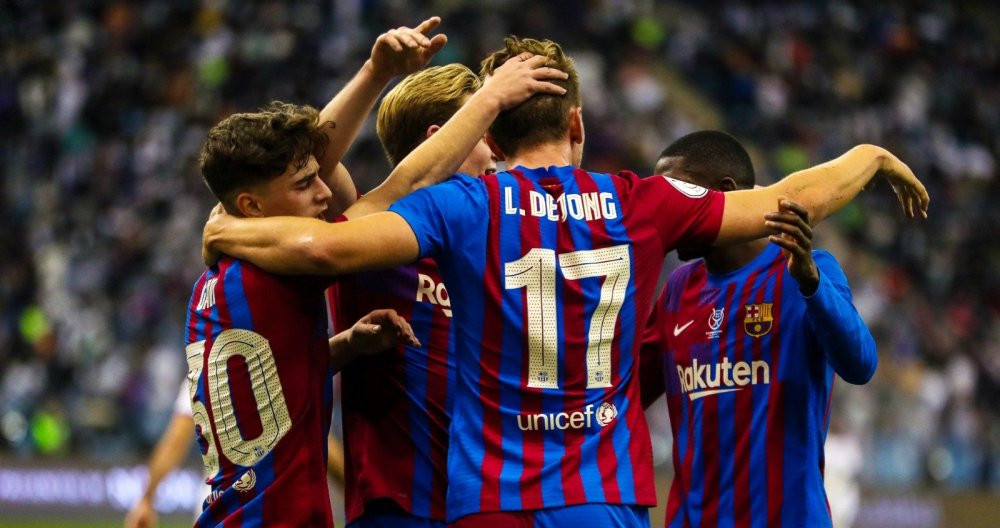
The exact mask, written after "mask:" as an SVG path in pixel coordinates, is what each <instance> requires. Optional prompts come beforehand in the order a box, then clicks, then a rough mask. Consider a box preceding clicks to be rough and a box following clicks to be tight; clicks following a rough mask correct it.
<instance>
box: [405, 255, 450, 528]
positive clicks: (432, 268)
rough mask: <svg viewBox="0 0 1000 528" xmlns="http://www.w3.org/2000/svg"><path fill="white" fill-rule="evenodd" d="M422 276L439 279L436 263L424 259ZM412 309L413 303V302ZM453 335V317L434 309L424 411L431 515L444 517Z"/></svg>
mask: <svg viewBox="0 0 1000 528" xmlns="http://www.w3.org/2000/svg"><path fill="white" fill-rule="evenodd" d="M419 269H420V270H421V273H424V274H425V275H428V276H430V277H436V278H438V279H440V273H439V272H438V269H437V265H436V264H435V263H434V261H433V260H430V259H424V260H422V261H421V262H420V264H419ZM410 304H411V306H412V303H410ZM450 333H451V318H450V317H448V316H447V315H445V314H444V310H443V309H442V308H441V307H435V308H434V315H433V317H432V318H431V333H430V337H429V338H428V342H427V343H424V346H425V347H426V349H427V401H425V402H424V408H425V409H427V412H428V413H429V414H428V416H427V420H429V421H430V422H431V423H429V424H428V430H429V431H431V438H430V456H431V465H432V471H433V473H432V475H433V479H434V481H433V482H432V483H431V516H432V517H433V518H435V519H444V518H445V495H446V493H445V492H446V491H447V489H448V437H447V432H448V427H449V425H450V421H449V419H448V415H447V414H446V413H445V407H446V403H447V399H448V336H449V334H450Z"/></svg>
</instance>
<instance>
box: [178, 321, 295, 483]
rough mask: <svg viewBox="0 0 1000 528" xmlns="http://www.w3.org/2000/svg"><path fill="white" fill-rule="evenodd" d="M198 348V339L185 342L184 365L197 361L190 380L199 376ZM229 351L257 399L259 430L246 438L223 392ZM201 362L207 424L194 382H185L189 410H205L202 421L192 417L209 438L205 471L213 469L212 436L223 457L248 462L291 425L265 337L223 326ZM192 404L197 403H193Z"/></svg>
mask: <svg viewBox="0 0 1000 528" xmlns="http://www.w3.org/2000/svg"><path fill="white" fill-rule="evenodd" d="M204 349H205V342H204V341H199V342H197V343H192V344H190V345H188V346H187V352H188V367H189V369H192V367H193V364H195V363H196V364H197V373H198V375H197V376H196V377H194V378H193V379H195V380H200V378H201V368H202V367H201V365H202V361H203V354H204ZM233 356H242V357H243V359H244V361H245V362H246V366H247V372H248V373H249V375H250V388H251V390H252V391H253V395H254V399H256V401H257V409H256V411H257V415H258V417H259V419H260V422H261V426H262V432H261V434H260V435H258V436H257V437H255V438H252V439H249V440H248V439H244V438H243V437H242V435H241V434H240V430H239V424H238V423H237V420H236V409H235V407H234V406H233V401H232V394H230V392H229V371H228V369H227V368H226V367H227V363H228V361H229V359H230V358H231V357H233ZM207 368H208V373H207V377H206V379H207V384H206V385H207V388H208V391H209V403H210V406H211V408H212V418H213V419H212V420H211V422H212V425H213V427H211V428H208V427H207V426H208V422H209V420H208V413H207V412H206V411H205V406H204V404H202V403H200V402H194V394H195V389H196V387H195V386H194V385H192V386H191V387H190V391H191V399H192V402H193V403H192V410H193V411H195V412H196V413H197V412H199V411H200V412H201V413H204V415H205V416H204V423H200V422H198V418H197V417H196V419H195V421H196V423H199V425H201V426H202V429H203V434H205V435H206V439H207V440H208V444H209V448H208V453H206V454H205V455H204V456H203V458H204V462H205V467H206V471H208V472H209V475H210V476H211V475H214V474H215V473H217V472H218V470H219V463H218V453H215V443H214V442H213V441H212V440H213V438H212V437H213V436H214V437H215V439H216V440H218V442H219V447H221V448H222V454H223V455H225V456H226V458H227V459H229V461H231V462H233V463H234V464H237V465H240V466H244V467H249V466H253V465H254V464H256V463H257V462H259V461H260V460H261V459H262V458H264V456H266V455H267V454H268V453H269V452H271V450H272V449H274V446H275V445H277V443H278V441H280V440H281V439H282V438H283V437H284V436H285V434H286V433H288V430H289V429H290V428H291V425H292V420H291V418H290V416H289V413H288V405H287V404H286V403H285V395H284V391H283V389H282V387H281V379H280V378H279V377H278V367H277V365H276V364H275V362H274V353H273V352H272V351H271V345H270V343H269V342H268V340H267V338H265V337H264V336H262V335H260V334H258V333H256V332H253V331H251V330H245V329H241V328H231V329H229V330H224V331H222V332H221V333H220V334H219V335H218V337H216V338H215V342H214V343H213V344H212V351H211V354H209V360H208V365H207ZM192 370H193V369H192ZM196 406H198V407H200V409H196Z"/></svg>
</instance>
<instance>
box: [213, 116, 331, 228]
mask: <svg viewBox="0 0 1000 528" xmlns="http://www.w3.org/2000/svg"><path fill="white" fill-rule="evenodd" d="M328 126H333V124H332V123H329V124H328ZM326 141H327V138H326V135H325V134H324V133H323V131H322V129H321V125H320V123H319V111H317V110H316V109H315V108H313V107H311V106H299V105H294V104H289V103H282V102H277V101H276V102H273V103H270V104H268V105H267V106H265V107H263V108H261V109H260V111H258V112H254V113H246V114H233V115H231V116H229V117H227V118H225V119H223V120H222V121H221V122H220V123H219V124H217V125H215V126H214V127H212V129H211V130H209V131H208V137H206V138H205V145H204V146H203V147H202V149H201V155H200V156H199V159H198V161H199V164H200V167H201V175H202V177H203V178H204V179H205V183H206V184H207V185H208V188H209V189H211V190H212V193H213V194H215V196H216V198H218V199H219V201H220V202H222V204H223V205H224V206H225V207H226V209H227V210H229V211H230V212H233V211H234V206H235V204H234V203H233V200H234V199H235V198H236V195H237V194H239V192H240V191H243V190H246V189H247V188H248V187H252V186H254V185H258V184H260V183H264V182H267V181H270V180H272V179H274V178H277V177H278V176H281V175H282V174H284V173H285V170H287V169H288V166H289V165H291V164H295V165H294V166H295V167H296V168H299V169H300V168H302V167H304V166H305V164H306V163H308V162H309V155H310V154H316V155H317V156H322V149H323V148H324V147H325V146H326Z"/></svg>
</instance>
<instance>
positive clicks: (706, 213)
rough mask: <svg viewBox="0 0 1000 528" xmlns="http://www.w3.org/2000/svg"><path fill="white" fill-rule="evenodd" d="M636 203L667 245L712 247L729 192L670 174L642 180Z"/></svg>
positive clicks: (669, 247) (717, 233) (634, 203)
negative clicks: (670, 176)
mask: <svg viewBox="0 0 1000 528" xmlns="http://www.w3.org/2000/svg"><path fill="white" fill-rule="evenodd" d="M636 192H637V193H638V194H637V199H635V201H634V202H633V205H635V206H638V209H639V210H641V211H642V212H643V214H645V215H648V218H649V219H650V221H651V222H652V223H653V226H654V227H655V229H656V231H657V233H658V234H659V235H660V240H661V242H662V243H663V247H664V248H666V249H667V250H670V249H676V248H678V247H708V246H710V245H712V243H713V242H715V239H716V237H718V235H719V229H720V227H721V226H722V211H723V209H724V207H725V202H726V198H725V194H723V193H721V192H718V191H713V190H710V189H706V188H704V187H701V186H698V185H694V184H692V183H687V182H683V181H680V180H676V179H673V178H668V177H666V176H658V175H654V176H650V177H648V178H643V179H642V180H640V181H639V183H638V187H637V189H636Z"/></svg>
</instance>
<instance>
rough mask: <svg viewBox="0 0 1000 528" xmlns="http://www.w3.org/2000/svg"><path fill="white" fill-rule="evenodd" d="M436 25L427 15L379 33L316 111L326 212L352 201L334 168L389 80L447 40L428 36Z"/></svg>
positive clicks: (419, 64) (353, 194)
mask: <svg viewBox="0 0 1000 528" xmlns="http://www.w3.org/2000/svg"><path fill="white" fill-rule="evenodd" d="M440 23H441V19H440V18H439V17H431V18H428V19H427V20H424V21H423V22H421V23H420V25H419V26H417V27H416V28H413V29H411V28H408V27H399V28H396V29H392V30H389V31H387V32H385V33H383V34H381V35H379V37H378V38H377V39H376V40H375V44H374V45H373V46H372V52H371V57H369V59H368V60H367V61H365V64H364V65H363V66H362V67H361V69H360V70H359V71H358V73H357V74H356V75H355V76H354V77H353V78H352V79H351V80H350V81H348V83H347V84H346V85H345V86H344V87H343V88H342V89H341V90H340V91H339V92H337V95H336V96H334V97H333V99H331V100H330V102H328V103H327V104H326V106H325V107H323V109H322V110H321V111H320V113H319V120H320V123H325V124H326V125H325V126H324V127H323V132H324V134H325V135H326V137H327V145H326V147H325V148H324V150H323V152H322V156H317V158H316V159H317V160H318V161H319V166H320V173H319V177H320V178H322V179H323V181H324V182H326V184H327V185H328V186H329V187H330V190H331V191H333V198H332V199H331V202H332V203H331V207H330V210H331V211H334V212H336V213H337V214H339V213H340V212H341V211H343V210H344V209H346V208H347V207H349V206H350V205H351V204H353V203H354V201H355V200H356V199H357V190H356V188H355V186H354V182H353V181H352V180H351V176H350V174H349V173H348V172H347V169H345V168H344V166H343V165H341V164H340V161H341V159H343V157H344V154H346V153H347V149H348V148H350V146H351V144H352V143H353V142H354V139H355V138H357V136H358V132H359V131H360V130H361V126H362V125H363V124H364V122H365V119H366V118H367V117H368V114H369V113H371V110H372V108H373V107H374V106H375V101H377V100H378V96H379V94H381V93H382V90H384V89H385V87H386V85H388V84H389V81H391V80H392V79H393V78H394V77H396V76H398V75H406V74H409V73H412V72H415V71H417V70H419V69H420V68H423V67H424V66H426V65H427V63H428V62H429V61H430V59H431V57H433V56H434V54H435V53H437V52H438V51H440V50H441V48H443V47H444V45H445V44H446V43H447V42H448V38H447V37H446V36H445V35H443V34H439V35H434V37H429V34H430V32H431V31H433V30H434V28H435V27H437V25H438V24H440Z"/></svg>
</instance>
